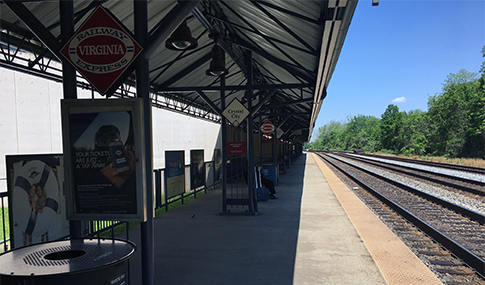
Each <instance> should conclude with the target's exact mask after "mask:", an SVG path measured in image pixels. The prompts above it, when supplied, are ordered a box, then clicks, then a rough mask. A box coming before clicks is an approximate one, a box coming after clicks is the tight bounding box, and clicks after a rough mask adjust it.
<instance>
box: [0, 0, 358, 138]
mask: <svg viewBox="0 0 485 285" xmlns="http://www.w3.org/2000/svg"><path fill="white" fill-rule="evenodd" d="M61 2H62V1H19V0H4V1H0V13H1V16H0V19H1V22H0V44H1V49H0V52H1V56H0V66H1V67H3V68H9V69H13V70H16V71H21V72H26V73H30V74H33V75H36V76H41V77H44V78H46V79H49V80H55V81H59V82H61V81H62V80H63V78H62V70H61V68H60V67H59V66H60V65H59V64H58V63H59V62H61V60H65V59H64V58H63V57H62V55H61V53H60V50H61V48H62V47H63V46H64V44H65V42H62V40H61V30H62V29H61V28H62V24H61V23H62V19H61V18H62V17H61V16H60V15H61V14H62V4H60V3H61ZM99 5H102V6H103V7H104V8H105V9H106V10H108V11H109V12H110V13H111V14H112V15H114V16H115V17H116V18H117V19H118V20H119V21H120V22H121V23H122V24H123V25H124V26H125V27H126V28H127V29H128V30H129V31H131V32H132V33H134V29H135V21H136V18H137V16H136V13H135V11H134V9H133V6H134V5H133V1H118V0H109V1H101V0H100V1H87V0H74V1H73V6H74V27H75V30H77V29H78V28H79V27H80V26H81V25H82V24H83V23H84V22H85V21H86V19H87V18H88V17H89V16H90V15H91V14H92V12H93V11H94V9H95V8H96V7H98V6H99ZM356 5H357V0H325V1H323V0H322V1H314V0H304V1H290V0H286V1H281V0H264V1H258V0H253V1H249V0H240V1H233V0H201V1H172V0H163V1H162V0H152V1H148V31H149V39H148V42H146V43H140V45H141V46H142V47H143V53H142V54H141V55H140V56H144V57H145V58H146V59H148V62H149V81H150V89H151V94H152V95H151V98H152V105H153V106H156V107H159V108H168V109H171V110H175V111H178V112H183V113H186V114H188V115H191V116H196V117H199V118H201V119H206V120H211V121H214V122H220V121H221V118H222V117H221V113H222V111H223V109H224V108H223V107H224V106H221V90H223V92H222V94H224V95H223V96H224V97H225V100H224V101H225V104H228V103H229V102H231V101H232V100H233V99H234V98H237V99H239V100H240V101H241V102H242V103H243V104H247V97H246V94H247V91H248V90H251V91H252V92H253V94H254V95H253V96H252V97H250V98H252V99H251V100H252V106H253V110H252V113H251V114H252V115H253V117H254V118H256V117H259V116H261V119H262V122H264V121H265V120H266V119H269V120H270V121H271V122H272V123H273V124H275V125H276V126H277V127H279V128H280V130H281V133H282V134H283V135H282V136H281V137H280V139H284V140H285V141H292V142H295V143H303V142H305V141H308V140H309V139H310V136H311V134H312V131H313V128H314V125H315V120H316V118H317V115H318V113H319V112H320V108H321V104H322V101H323V99H324V98H325V97H326V95H327V93H326V89H327V86H328V84H329V81H330V79H331V76H332V73H333V71H334V69H335V66H336V64H337V60H338V57H339V54H340V50H341V48H342V46H343V43H344V40H345V37H346V34H347V31H348V28H349V25H350V22H351V19H352V17H353V14H354V11H355V8H356ZM184 23H186V24H187V26H188V28H189V29H190V32H191V35H192V37H193V38H194V39H196V40H197V46H196V47H195V48H193V49H187V50H181V51H179V50H172V49H169V48H167V46H166V45H165V42H166V40H167V39H168V38H169V37H170V35H171V34H172V33H173V32H174V31H175V30H176V29H177V27H179V25H180V24H184ZM216 44H217V45H218V46H219V47H220V48H222V50H223V51H224V53H223V55H224V58H225V69H227V71H228V73H227V74H226V75H225V76H224V77H221V76H211V75H207V74H209V73H210V72H208V70H209V66H210V63H211V60H212V59H213V55H212V50H213V48H214V46H215V45H216ZM26 52H28V53H29V54H30V56H28V57H27V56H25V54H26ZM32 55H33V56H32ZM133 70H134V67H133V68H131V69H129V70H128V71H127V72H125V73H123V74H122V76H121V79H120V80H119V82H118V84H115V85H114V86H113V88H111V89H110V90H109V91H108V93H107V95H108V96H118V97H123V96H125V97H126V96H128V97H129V96H131V97H134V96H135V94H134V92H135V91H133V90H135V88H134V86H135V82H136V78H135V74H134V72H133ZM221 81H222V82H221ZM221 83H222V84H221ZM77 84H78V86H80V87H82V88H85V89H92V90H93V93H96V91H95V90H94V88H93V87H92V86H91V85H90V84H89V82H87V81H86V80H85V79H84V78H82V76H81V75H79V74H78V75H77ZM255 122H258V120H255ZM243 124H244V123H243ZM254 130H259V127H257V126H255V128H254Z"/></svg>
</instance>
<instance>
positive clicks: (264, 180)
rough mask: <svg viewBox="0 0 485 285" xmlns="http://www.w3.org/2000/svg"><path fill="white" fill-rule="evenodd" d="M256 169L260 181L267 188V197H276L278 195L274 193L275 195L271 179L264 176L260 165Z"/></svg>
mask: <svg viewBox="0 0 485 285" xmlns="http://www.w3.org/2000/svg"><path fill="white" fill-rule="evenodd" d="M258 170H259V174H261V183H262V184H263V186H264V187H266V188H268V190H269V198H270V199H278V197H276V195H275V194H276V190H275V188H274V182H273V180H271V179H268V178H266V177H264V174H263V172H262V171H261V170H262V167H261V166H260V167H258Z"/></svg>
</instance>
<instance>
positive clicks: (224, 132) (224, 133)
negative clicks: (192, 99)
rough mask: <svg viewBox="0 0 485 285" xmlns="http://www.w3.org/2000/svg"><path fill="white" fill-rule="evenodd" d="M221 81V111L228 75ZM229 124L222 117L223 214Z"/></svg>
mask: <svg viewBox="0 0 485 285" xmlns="http://www.w3.org/2000/svg"><path fill="white" fill-rule="evenodd" d="M220 79H221V110H224V109H225V108H226V94H225V91H224V87H225V86H226V75H225V74H223V75H221V76H220ZM226 142H227V123H226V118H225V117H224V116H221V159H222V165H221V168H222V169H221V170H222V213H227V152H226V151H227V150H226Z"/></svg>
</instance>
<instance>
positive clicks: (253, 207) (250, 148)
mask: <svg viewBox="0 0 485 285" xmlns="http://www.w3.org/2000/svg"><path fill="white" fill-rule="evenodd" d="M252 61H253V54H252V52H251V51H249V50H248V51H247V52H246V66H247V69H248V74H247V81H246V84H247V85H248V86H252V85H253V68H252V66H253V64H252V63H253V62H252ZM246 99H247V102H248V111H249V113H251V112H252V111H253V103H252V102H253V90H252V89H247V90H246ZM247 120H248V121H247V136H248V139H247V160H248V191H249V209H248V210H249V213H257V212H258V202H257V201H256V199H255V197H256V196H255V195H256V193H255V191H256V181H255V179H254V136H253V116H248V118H247Z"/></svg>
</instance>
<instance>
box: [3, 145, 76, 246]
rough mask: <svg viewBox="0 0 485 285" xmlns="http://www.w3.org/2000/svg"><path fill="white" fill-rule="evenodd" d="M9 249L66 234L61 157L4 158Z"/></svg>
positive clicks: (9, 156)
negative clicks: (7, 198)
mask: <svg viewBox="0 0 485 285" xmlns="http://www.w3.org/2000/svg"><path fill="white" fill-rule="evenodd" d="M6 162H7V171H8V172H7V173H8V174H7V185H8V194H9V214H10V229H11V231H10V241H11V247H12V248H18V247H22V246H27V245H31V244H37V243H42V242H48V241H53V240H57V239H59V238H62V237H65V236H67V235H69V222H68V221H67V220H66V215H65V193H64V189H63V187H62V185H63V180H64V173H63V157H62V155H61V154H45V155H7V156H6Z"/></svg>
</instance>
